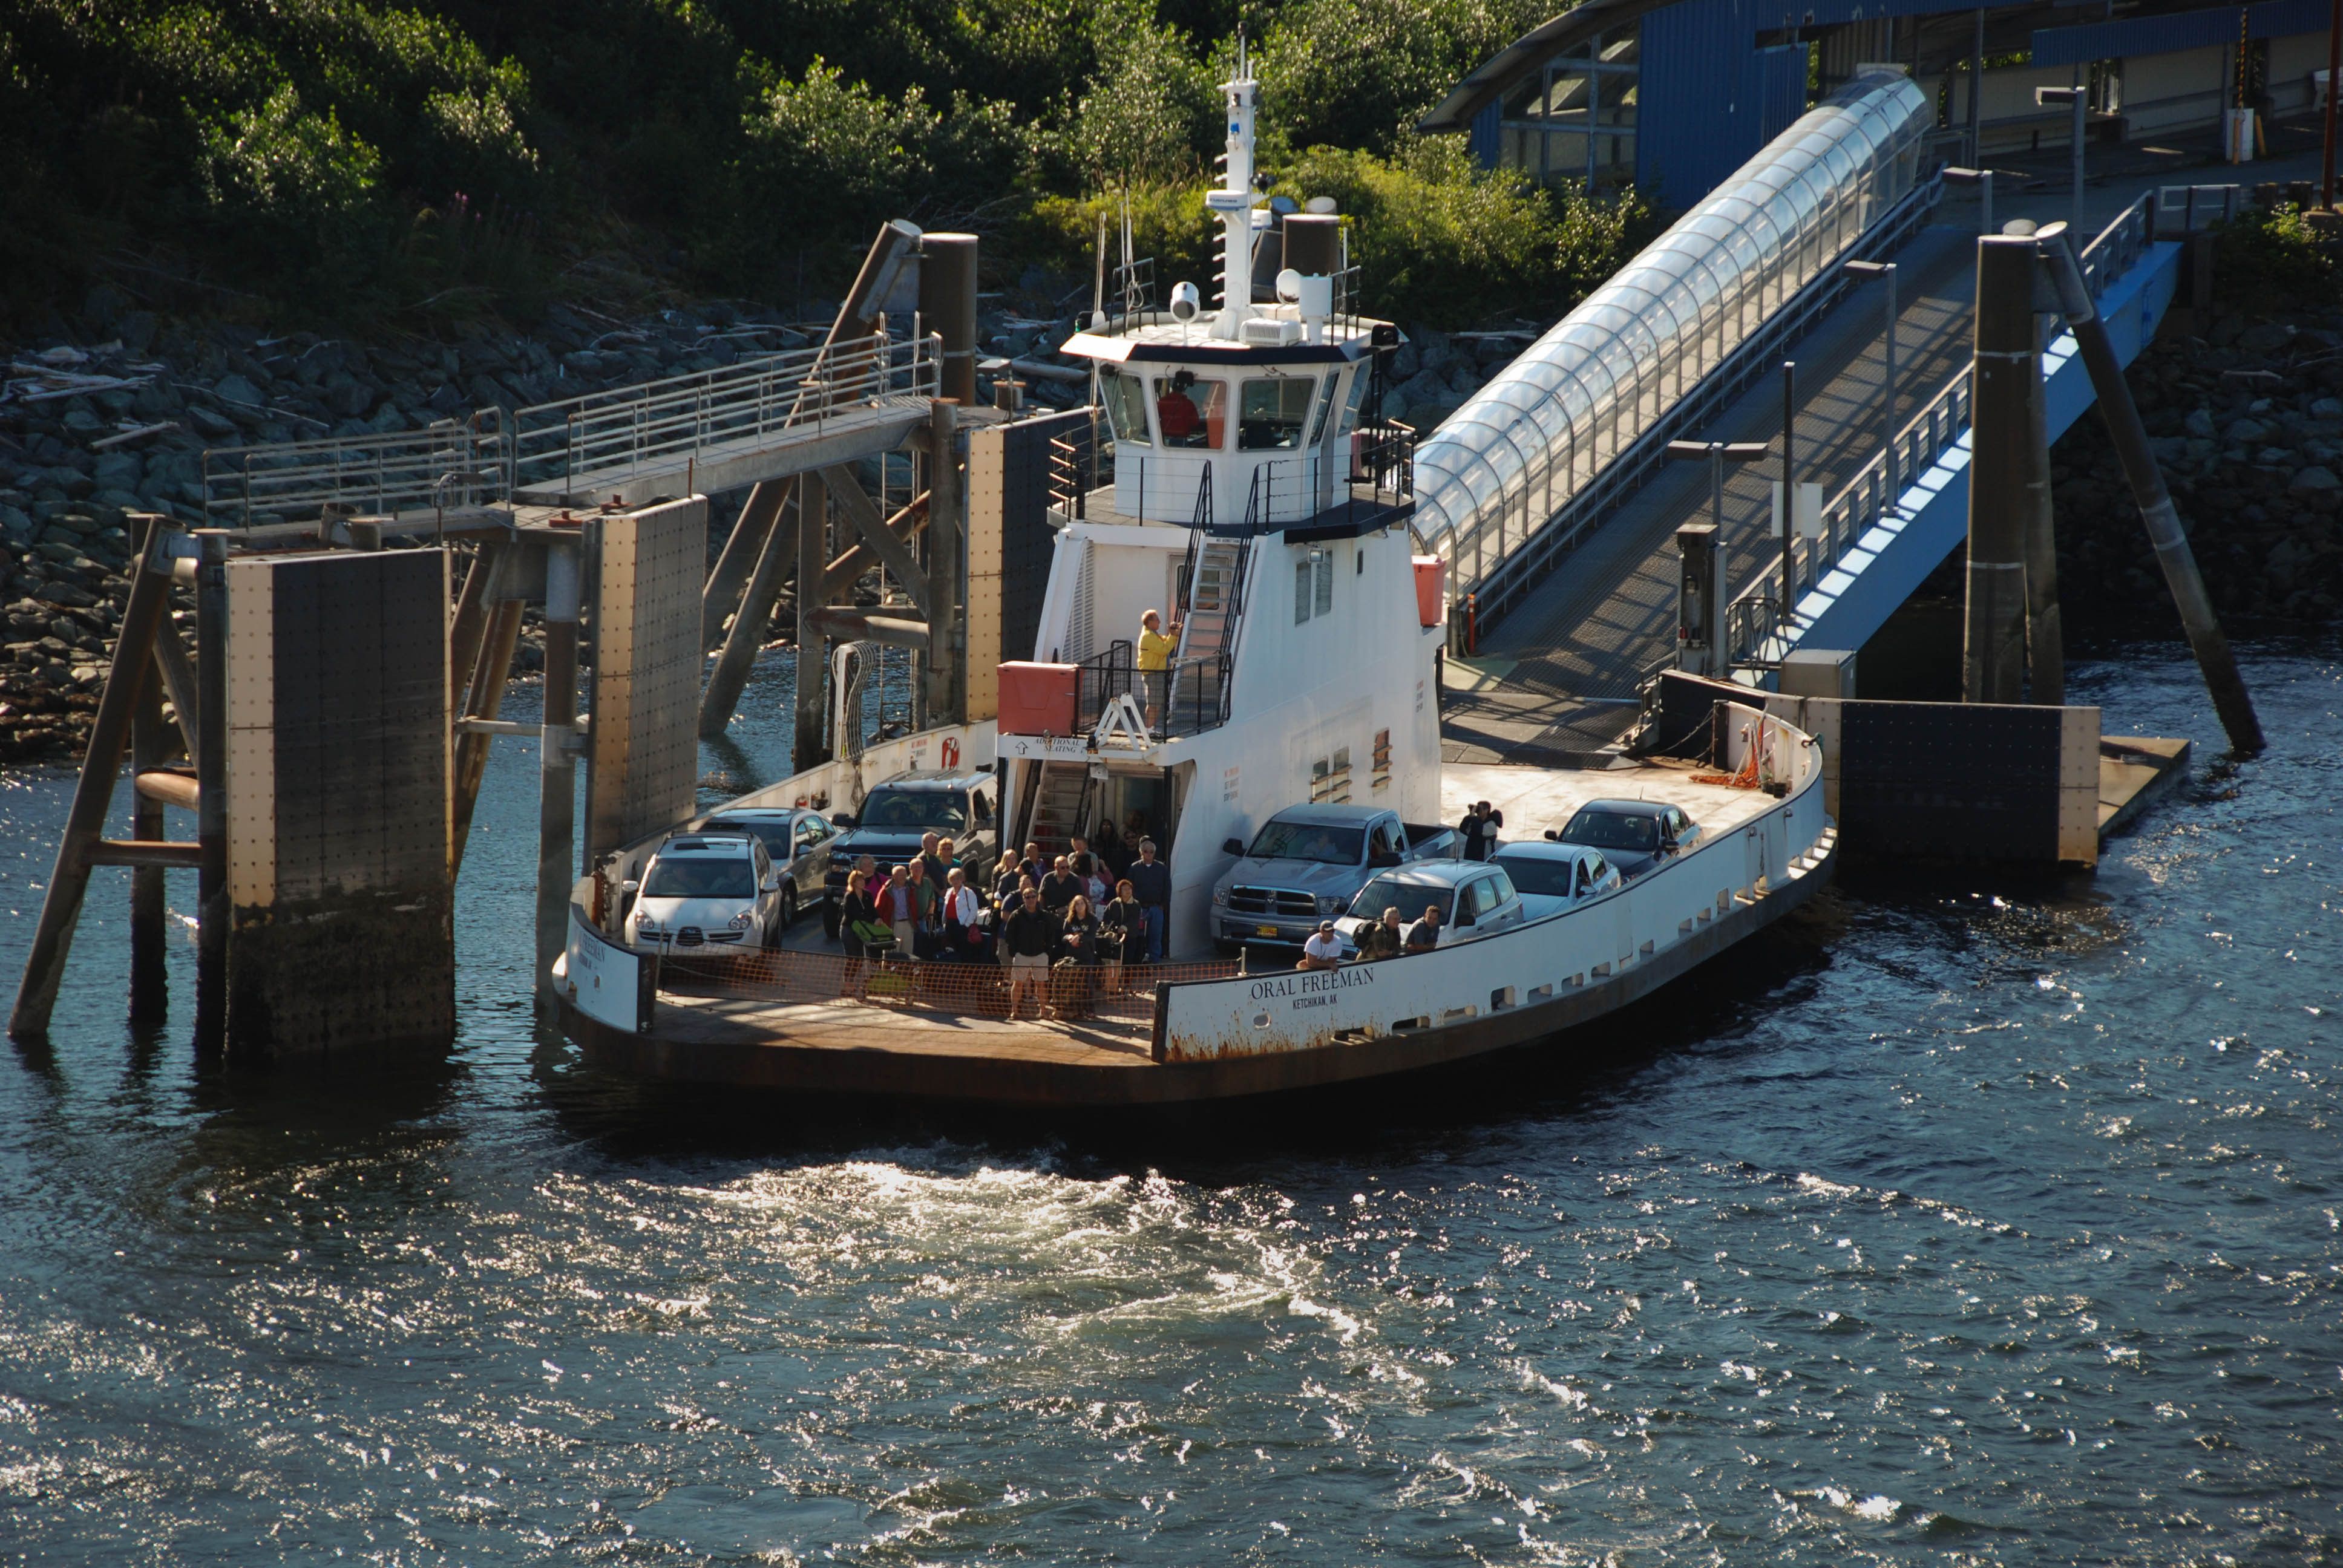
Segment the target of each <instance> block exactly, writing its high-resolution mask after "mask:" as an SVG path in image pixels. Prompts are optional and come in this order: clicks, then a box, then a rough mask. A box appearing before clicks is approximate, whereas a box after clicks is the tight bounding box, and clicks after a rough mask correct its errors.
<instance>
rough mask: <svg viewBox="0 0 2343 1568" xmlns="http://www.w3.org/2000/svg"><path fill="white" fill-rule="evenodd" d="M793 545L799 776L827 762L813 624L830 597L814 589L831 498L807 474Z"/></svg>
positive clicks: (795, 760) (795, 767) (819, 655)
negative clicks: (795, 557) (795, 560)
mask: <svg viewBox="0 0 2343 1568" xmlns="http://www.w3.org/2000/svg"><path fill="white" fill-rule="evenodd" d="M797 544H798V654H797V657H798V681H797V688H798V689H797V725H796V731H795V738H794V739H793V741H792V743H791V746H790V749H789V770H790V771H791V772H794V773H802V772H804V771H805V770H806V769H809V768H811V767H813V766H814V765H815V764H817V763H820V762H825V761H828V760H829V753H828V750H827V749H826V748H825V747H824V745H823V743H822V732H821V731H822V722H821V720H822V708H823V702H822V688H823V679H822V676H823V671H824V668H825V667H826V666H827V665H828V663H829V651H828V648H827V646H826V644H825V643H824V641H823V638H822V634H821V625H820V620H819V619H818V618H817V612H819V611H820V609H821V608H822V601H823V600H824V599H826V598H828V597H829V596H828V595H827V594H825V593H821V592H818V591H816V587H817V585H820V584H821V583H822V582H823V575H822V568H823V566H824V564H825V563H826V562H827V561H828V559H829V554H830V495H829V487H828V486H827V485H826V484H824V483H823V481H822V477H821V476H820V474H819V473H813V474H808V475H806V476H804V477H803V478H802V480H801V481H800V482H799V489H798V539H797Z"/></svg>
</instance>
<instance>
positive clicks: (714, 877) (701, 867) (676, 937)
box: [625, 833, 782, 953]
mask: <svg viewBox="0 0 2343 1568" xmlns="http://www.w3.org/2000/svg"><path fill="white" fill-rule="evenodd" d="M781 880H782V879H781V873H780V871H779V869H777V868H776V867H775V866H774V865H773V861H772V857H771V856H770V855H769V854H767V853H766V851H765V841H764V840H763V839H760V838H759V837H758V836H757V835H756V834H754V833H738V834H734V833H720V834H719V833H686V834H682V835H680V836H679V837H677V838H673V839H669V840H668V841H667V842H666V843H664V844H661V845H660V846H659V852H658V853H657V854H655V855H653V856H652V857H651V863H650V864H649V865H648V866H646V867H644V868H643V875H642V879H641V880H640V881H639V882H637V881H629V882H628V883H627V884H626V886H625V890H626V891H627V892H629V893H632V894H633V895H634V896H635V903H634V908H632V909H631V910H628V911H627V928H626V929H627V941H628V944H629V945H630V946H633V947H639V948H656V949H658V950H660V951H663V952H687V953H688V952H694V951H699V950H705V949H706V948H708V947H709V946H711V945H713V946H720V947H730V948H735V949H738V948H761V947H767V946H769V945H771V944H773V943H774V942H775V941H777V940H779V936H780V931H781V902H782V898H781V891H782V890H781Z"/></svg>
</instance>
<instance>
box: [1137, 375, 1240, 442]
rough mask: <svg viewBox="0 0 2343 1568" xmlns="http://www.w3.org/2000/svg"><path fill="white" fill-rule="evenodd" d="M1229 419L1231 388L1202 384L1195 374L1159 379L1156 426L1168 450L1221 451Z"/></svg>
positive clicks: (1215, 384)
mask: <svg viewBox="0 0 2343 1568" xmlns="http://www.w3.org/2000/svg"><path fill="white" fill-rule="evenodd" d="M1228 418H1229V384H1228V383H1227V382H1225V381H1200V380H1198V379H1197V378H1196V373H1195V372H1194V371H1192V370H1181V371H1176V372H1174V373H1173V374H1172V375H1170V376H1158V377H1156V378H1155V423H1156V426H1157V427H1158V428H1160V429H1161V431H1162V432H1163V444H1164V445H1165V446H1167V447H1212V448H1215V449H1217V448H1218V447H1220V445H1221V436H1222V430H1223V428H1224V427H1226V426H1227V424H1228Z"/></svg>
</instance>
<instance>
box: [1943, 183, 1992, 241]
mask: <svg viewBox="0 0 2343 1568" xmlns="http://www.w3.org/2000/svg"><path fill="white" fill-rule="evenodd" d="M1945 177H1946V179H1948V180H1950V181H1952V182H1953V184H1955V185H1956V186H1976V188H1977V233H1979V234H1991V233H1992V232H1993V171H1992V170H1991V169H1946V170H1945Z"/></svg>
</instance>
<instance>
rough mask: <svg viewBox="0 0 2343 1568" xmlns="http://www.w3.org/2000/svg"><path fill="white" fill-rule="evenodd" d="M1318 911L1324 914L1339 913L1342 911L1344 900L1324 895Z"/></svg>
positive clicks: (1319, 902)
mask: <svg viewBox="0 0 2343 1568" xmlns="http://www.w3.org/2000/svg"><path fill="white" fill-rule="evenodd" d="M1318 912H1319V913H1320V914H1322V915H1339V914H1341V913H1342V900H1340V899H1329V898H1325V897H1321V898H1320V899H1319V900H1318Z"/></svg>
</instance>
